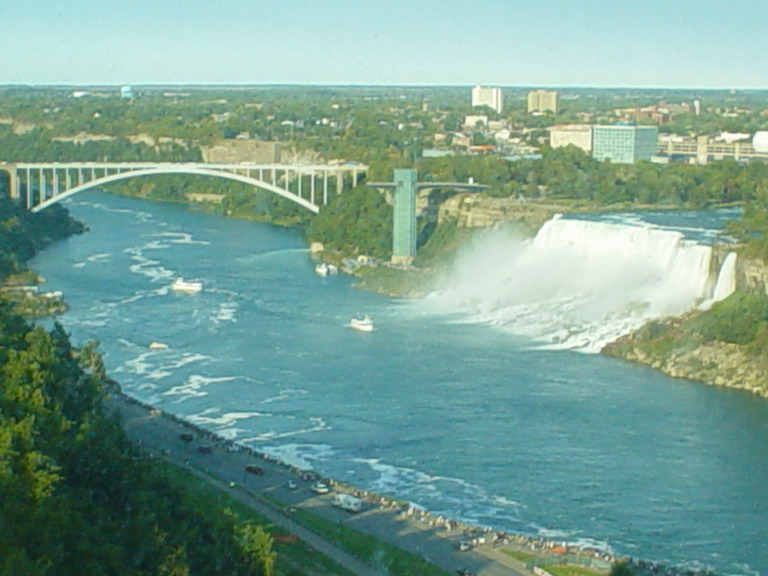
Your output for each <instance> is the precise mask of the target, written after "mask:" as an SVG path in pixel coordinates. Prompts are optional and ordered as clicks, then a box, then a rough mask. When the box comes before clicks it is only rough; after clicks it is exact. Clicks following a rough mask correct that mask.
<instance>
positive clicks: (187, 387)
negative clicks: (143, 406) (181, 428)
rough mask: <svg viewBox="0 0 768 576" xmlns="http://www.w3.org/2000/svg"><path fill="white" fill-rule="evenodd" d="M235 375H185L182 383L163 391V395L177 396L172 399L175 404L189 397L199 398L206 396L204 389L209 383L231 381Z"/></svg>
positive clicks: (234, 378) (235, 378) (235, 377)
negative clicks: (185, 377)
mask: <svg viewBox="0 0 768 576" xmlns="http://www.w3.org/2000/svg"><path fill="white" fill-rule="evenodd" d="M237 379H238V377H237V376H221V377H210V376H203V375H202V374H192V375H190V376H188V377H187V379H186V381H185V383H184V384H180V385H178V386H173V387H171V388H170V389H168V390H166V391H165V392H163V396H177V398H176V400H174V403H175V404H178V403H179V402H184V401H185V400H189V399H190V398H200V397H202V396H207V395H208V392H207V391H206V390H205V388H206V387H208V386H209V385H211V384H219V383H221V382H232V381H233V380H237Z"/></svg>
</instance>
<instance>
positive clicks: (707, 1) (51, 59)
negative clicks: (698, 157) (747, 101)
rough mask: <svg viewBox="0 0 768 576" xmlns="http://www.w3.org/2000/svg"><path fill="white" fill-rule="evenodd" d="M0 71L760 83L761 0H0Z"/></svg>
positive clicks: (33, 78)
mask: <svg viewBox="0 0 768 576" xmlns="http://www.w3.org/2000/svg"><path fill="white" fill-rule="evenodd" d="M0 23H2V26H1V27H0V84H28V85H39V84H76V85H93V84H112V85H122V84H134V85H142V84H323V85H325V84H342V85H343V84H362V85H368V84H371V85H475V84H482V85H486V86H541V87H548V86H552V87H557V86H563V87H565V86H595V87H615V86H627V87H662V88H768V0H526V1H519V0H410V1H408V0H0Z"/></svg>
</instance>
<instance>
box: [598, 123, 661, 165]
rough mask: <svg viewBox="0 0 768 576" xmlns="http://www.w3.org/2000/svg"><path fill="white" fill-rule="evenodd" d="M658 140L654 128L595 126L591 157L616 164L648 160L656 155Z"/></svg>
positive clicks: (625, 125) (619, 125)
mask: <svg viewBox="0 0 768 576" xmlns="http://www.w3.org/2000/svg"><path fill="white" fill-rule="evenodd" d="M658 139H659V129H658V128H657V127H656V126H633V125H630V124H614V125H611V126H595V127H594V129H593V131H592V157H593V158H595V159H596V160H600V161H602V160H608V161H610V162H614V163H617V164H634V163H635V162H637V161H638V160H650V159H651V156H653V155H655V154H656V149H657V146H658Z"/></svg>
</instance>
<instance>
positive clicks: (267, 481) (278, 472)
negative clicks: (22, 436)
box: [105, 378, 714, 576]
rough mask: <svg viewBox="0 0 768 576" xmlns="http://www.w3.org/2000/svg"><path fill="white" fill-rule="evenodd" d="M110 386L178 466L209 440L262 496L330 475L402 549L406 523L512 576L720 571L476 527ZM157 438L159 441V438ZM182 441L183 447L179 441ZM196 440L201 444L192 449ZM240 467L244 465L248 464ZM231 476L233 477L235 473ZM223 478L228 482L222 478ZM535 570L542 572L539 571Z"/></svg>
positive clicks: (111, 396) (123, 408)
mask: <svg viewBox="0 0 768 576" xmlns="http://www.w3.org/2000/svg"><path fill="white" fill-rule="evenodd" d="M105 388H106V391H107V401H106V402H105V406H107V405H109V404H110V403H114V404H116V406H113V408H114V411H115V412H116V413H118V414H120V415H121V418H124V416H125V414H126V413H127V412H128V410H129V409H130V408H131V407H132V408H133V409H134V410H138V411H140V412H141V413H142V414H143V415H144V416H143V417H142V419H143V420H145V424H144V425H145V426H147V427H149V428H152V429H159V428H162V427H163V426H165V427H168V426H170V427H171V428H172V429H173V431H174V432H175V435H176V437H177V439H178V441H177V442H176V443H175V445H173V444H171V443H170V442H169V443H167V444H166V445H165V446H164V447H160V452H161V454H160V457H161V458H164V459H166V460H170V461H172V462H176V463H179V462H177V460H178V455H179V454H178V452H179V451H180V449H184V448H186V449H189V450H187V451H186V455H187V456H189V457H188V458H185V461H184V464H185V465H186V466H187V467H191V465H192V462H191V460H193V457H194V459H196V460H197V461H200V459H201V458H204V457H206V454H203V453H201V452H197V450H199V448H200V446H203V445H206V446H210V447H211V449H212V450H213V451H215V452H216V453H217V454H218V455H219V456H220V457H221V458H225V459H228V460H230V461H238V462H239V464H242V461H243V459H251V458H252V459H256V460H257V461H258V464H259V467H262V468H263V469H264V471H265V473H264V475H263V476H261V475H260V476H259V478H258V480H256V481H257V482H259V487H260V488H259V494H263V495H266V494H267V493H270V494H271V493H272V492H276V491H279V489H280V488H281V487H283V486H284V484H285V482H286V479H294V480H296V481H304V483H305V485H306V483H308V482H312V481H314V480H320V479H322V480H325V481H327V482H328V484H329V485H330V486H331V488H332V492H331V495H329V497H328V498H325V504H326V506H327V507H330V508H331V509H333V510H338V509H336V508H333V507H332V505H331V504H330V496H332V494H333V493H344V494H350V495H353V496H356V497H359V498H361V499H362V500H363V501H364V505H365V511H366V512H370V513H372V514H373V515H379V516H382V517H386V518H389V522H388V523H385V525H384V526H381V525H380V524H381V522H379V526H378V533H371V532H370V531H369V530H366V529H365V528H364V527H363V523H362V522H359V520H360V519H361V518H362V516H358V515H354V516H350V517H349V519H348V520H347V521H346V523H348V524H349V525H350V527H354V526H355V525H358V527H356V529H358V530H360V531H362V532H366V533H369V534H371V535H372V536H374V537H376V538H378V539H381V540H384V541H388V542H389V543H392V544H394V545H396V546H399V547H402V546H401V545H400V544H398V543H397V542H396V538H397V533H398V532H399V531H402V530H403V524H405V525H407V526H408V528H409V529H410V530H412V531H415V532H416V533H420V532H421V533H424V536H425V539H426V537H427V535H428V534H429V535H433V536H438V539H439V540H443V541H445V542H444V543H445V544H447V545H449V546H450V548H451V549H452V550H454V551H456V550H458V549H459V548H458V546H459V542H468V543H469V544H470V546H469V548H470V549H471V552H473V553H475V555H476V556H480V557H481V558H484V559H485V560H486V561H491V562H500V563H502V564H505V565H506V567H507V568H508V569H509V573H514V574H518V575H520V574H522V575H529V574H533V573H534V572H537V573H540V572H542V570H541V568H540V566H544V565H556V564H575V565H582V566H587V567H590V568H591V569H592V570H594V571H595V572H598V573H608V572H609V571H610V569H611V566H612V565H614V564H616V563H620V562H627V563H629V564H630V566H632V568H634V569H635V571H636V573H637V574H638V575H641V574H655V575H668V576H680V575H684V576H697V575H712V574H714V572H712V571H711V570H709V569H702V570H692V569H686V568H676V567H672V566H666V565H663V564H660V563H657V562H653V561H646V560H642V559H637V558H633V557H628V556H621V555H617V554H614V553H613V552H611V551H606V550H601V549H599V548H596V547H579V546H577V545H575V544H574V543H568V542H563V541H558V540H554V539H548V538H545V537H542V536H533V535H529V534H523V533H513V532H507V531H501V530H495V529H493V528H490V527H481V526H472V525H469V524H466V523H463V522H460V521H458V520H455V519H451V518H446V517H444V516H438V515H433V514H432V513H430V511H429V510H427V509H425V508H423V507H422V506H419V505H418V504H415V503H409V502H405V501H402V500H398V499H397V498H395V497H391V496H388V495H382V494H377V493H375V492H372V491H367V490H363V489H360V488H359V487H355V486H353V485H352V484H349V483H347V482H341V481H336V480H335V479H333V478H323V477H321V476H320V475H319V474H317V473H316V472H315V471H314V470H304V469H300V468H297V467H295V466H292V465H290V464H287V463H285V462H283V461H281V460H279V459H277V458H273V457H270V456H269V455H267V454H266V453H264V452H261V451H259V450H256V449H253V448H250V447H247V446H244V445H242V444H239V443H238V442H236V441H233V440H230V439H226V438H224V437H222V436H220V435H218V434H216V433H215V432H212V431H210V430H207V429H206V428H204V427H202V426H199V425H197V424H195V423H193V422H190V421H188V420H185V419H183V418H181V417H179V416H177V415H175V414H172V413H169V412H167V411H165V410H161V409H159V408H157V407H155V406H153V405H151V404H148V403H146V402H143V401H141V400H138V399H136V398H134V397H132V396H130V395H129V394H127V393H125V392H124V391H123V390H122V388H121V387H120V385H119V383H118V382H116V381H115V380H113V379H111V378H108V379H107V381H106V383H105ZM122 423H123V427H124V429H126V422H125V420H123V422H122ZM155 431H156V430H155ZM126 434H128V436H129V437H131V434H130V433H129V430H128V429H126ZM184 435H191V436H192V439H191V440H189V441H184V440H182V439H181V438H182V436H184ZM159 437H160V436H159V435H158V436H155V437H153V438H154V439H155V440H156V439H157V438H159ZM201 441H202V443H201ZM154 443H155V444H156V441H155V442H154ZM182 443H183V444H184V445H185V446H181V444H182ZM193 443H194V444H197V445H198V446H197V447H193V446H192V444H193ZM138 444H139V446H140V447H141V448H142V449H144V450H146V449H148V448H150V447H151V446H149V444H148V443H145V442H142V441H141V439H140V438H139V440H138ZM187 444H188V445H187ZM155 448H157V446H155ZM190 450H191V451H192V452H191V454H190V453H189V451H190ZM150 455H151V456H154V454H153V453H150ZM203 462H204V460H203ZM241 470H243V468H242V467H241ZM203 471H204V472H206V473H209V474H210V473H211V472H210V470H208V469H206V468H203ZM230 476H233V475H232V474H230ZM249 476H250V475H249V474H248V473H247V472H244V471H242V472H241V473H239V474H238V475H237V479H234V476H233V478H232V479H230V480H228V481H227V482H228V484H229V486H230V488H238V487H240V488H247V487H248V484H249V483H250V484H253V481H251V478H250V477H249ZM219 480H224V479H222V478H219ZM224 481H226V480H224ZM276 481H277V482H278V483H277V484H275V482H276ZM312 498H314V497H312ZM321 498H322V497H321ZM284 504H285V506H286V508H287V509H288V510H290V508H292V507H293V506H292V504H291V502H285V503H284ZM302 504H304V502H303V503H302ZM316 508H318V504H313V505H311V506H310V507H309V508H308V511H310V512H311V513H318V512H317V510H316ZM321 515H322V514H321ZM326 515H327V510H326ZM387 524H388V525H387ZM515 552H517V553H520V554H521V555H522V556H531V560H529V561H528V562H523V561H522V560H520V559H517V558H515V557H514V556H513V554H514V553H515ZM457 554H458V555H459V557H464V558H467V559H468V560H469V559H471V558H470V555H469V554H468V552H466V551H460V552H457ZM427 559H428V558H427ZM534 567H535V568H536V570H534ZM544 572H546V571H544ZM544 576H546V574H544Z"/></svg>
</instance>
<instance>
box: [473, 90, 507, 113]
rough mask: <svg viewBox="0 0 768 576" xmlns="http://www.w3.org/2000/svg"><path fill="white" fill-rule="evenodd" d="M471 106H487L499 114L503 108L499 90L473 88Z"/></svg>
mask: <svg viewBox="0 0 768 576" xmlns="http://www.w3.org/2000/svg"><path fill="white" fill-rule="evenodd" d="M472 106H488V108H491V109H493V110H496V112H498V113H499V114H501V110H502V108H503V107H504V96H503V94H502V93H501V88H483V87H482V86H475V87H474V88H472Z"/></svg>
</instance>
